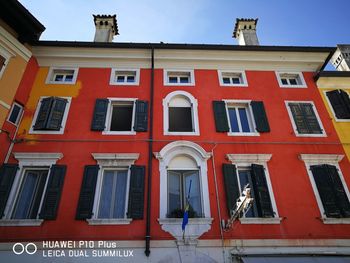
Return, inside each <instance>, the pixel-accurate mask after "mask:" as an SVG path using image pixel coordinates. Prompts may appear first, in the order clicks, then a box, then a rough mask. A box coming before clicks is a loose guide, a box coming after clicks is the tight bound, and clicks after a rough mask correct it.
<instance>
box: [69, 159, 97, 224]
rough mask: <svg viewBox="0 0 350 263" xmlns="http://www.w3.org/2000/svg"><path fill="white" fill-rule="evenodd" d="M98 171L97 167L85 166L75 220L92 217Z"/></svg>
mask: <svg viewBox="0 0 350 263" xmlns="http://www.w3.org/2000/svg"><path fill="white" fill-rule="evenodd" d="M98 170H99V166H98V165H86V166H85V169H84V176H83V182H82V184H81V189H80V196H79V202H78V208H77V214H76V217H75V219H77V220H84V219H88V218H91V216H92V209H93V205H94V198H95V190H96V181H97V175H98Z"/></svg>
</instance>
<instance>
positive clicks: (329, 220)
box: [322, 217, 350, 225]
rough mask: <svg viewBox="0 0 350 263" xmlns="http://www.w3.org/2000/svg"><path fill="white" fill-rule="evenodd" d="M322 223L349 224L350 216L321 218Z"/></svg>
mask: <svg viewBox="0 0 350 263" xmlns="http://www.w3.org/2000/svg"><path fill="white" fill-rule="evenodd" d="M322 221H323V224H325V225H328V224H329V225H335V224H350V218H327V217H325V218H322Z"/></svg>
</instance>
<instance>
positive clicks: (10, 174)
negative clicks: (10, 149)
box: [0, 164, 18, 218]
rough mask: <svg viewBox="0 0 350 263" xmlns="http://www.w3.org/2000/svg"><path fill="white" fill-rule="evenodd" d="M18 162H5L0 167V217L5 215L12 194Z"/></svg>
mask: <svg viewBox="0 0 350 263" xmlns="http://www.w3.org/2000/svg"><path fill="white" fill-rule="evenodd" d="M17 169H18V164H3V165H2V166H1V167H0V218H2V217H3V216H4V210H5V207H6V203H7V199H8V197H9V195H10V191H11V188H12V184H13V180H14V179H15V175H16V172H17Z"/></svg>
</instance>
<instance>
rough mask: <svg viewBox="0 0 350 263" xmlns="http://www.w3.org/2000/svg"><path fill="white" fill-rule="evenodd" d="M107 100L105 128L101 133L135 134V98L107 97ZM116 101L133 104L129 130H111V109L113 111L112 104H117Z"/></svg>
mask: <svg viewBox="0 0 350 263" xmlns="http://www.w3.org/2000/svg"><path fill="white" fill-rule="evenodd" d="M107 99H108V100H109V103H108V108H107V115H106V122H105V129H104V131H102V134H103V135H136V131H135V130H134V125H135V111H136V105H135V104H136V100H137V98H107ZM118 102H121V103H123V102H127V103H128V102H129V103H130V104H132V105H133V108H132V120H131V129H130V131H111V130H110V127H111V120H112V111H113V104H118Z"/></svg>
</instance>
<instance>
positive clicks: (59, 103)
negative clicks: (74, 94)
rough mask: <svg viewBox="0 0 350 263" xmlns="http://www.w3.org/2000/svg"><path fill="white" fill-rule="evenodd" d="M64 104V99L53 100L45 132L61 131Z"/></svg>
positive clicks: (65, 102)
mask: <svg viewBox="0 0 350 263" xmlns="http://www.w3.org/2000/svg"><path fill="white" fill-rule="evenodd" d="M66 104H67V100H66V99H62V98H53V102H52V106H51V111H50V114H49V118H48V120H47V124H46V129H47V130H53V131H59V130H60V129H61V125H62V120H63V115H64V111H65V109H66Z"/></svg>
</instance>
